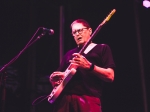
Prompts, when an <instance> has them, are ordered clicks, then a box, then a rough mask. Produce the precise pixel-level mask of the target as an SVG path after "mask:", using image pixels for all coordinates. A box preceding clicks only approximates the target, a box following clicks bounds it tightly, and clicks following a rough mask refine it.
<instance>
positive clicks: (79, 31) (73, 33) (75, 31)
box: [72, 28, 88, 36]
mask: <svg viewBox="0 0 150 112" xmlns="http://www.w3.org/2000/svg"><path fill="white" fill-rule="evenodd" d="M84 29H88V28H81V29H78V30H74V31H73V32H72V35H73V36H74V35H76V33H77V32H78V33H79V34H82V32H83V30H84Z"/></svg>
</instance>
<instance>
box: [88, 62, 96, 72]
mask: <svg viewBox="0 0 150 112" xmlns="http://www.w3.org/2000/svg"><path fill="white" fill-rule="evenodd" d="M94 66H95V65H94V64H93V63H91V66H90V68H89V70H88V71H93V70H94Z"/></svg>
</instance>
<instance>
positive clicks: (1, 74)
mask: <svg viewBox="0 0 150 112" xmlns="http://www.w3.org/2000/svg"><path fill="white" fill-rule="evenodd" d="M41 28H42V29H43V27H39V28H38V29H37V31H36V32H35V33H34V35H33V36H32V38H31V39H30V41H29V42H28V43H27V45H26V46H25V47H24V48H23V49H22V50H21V51H20V52H19V54H18V55H16V56H15V57H14V58H13V59H12V60H10V61H9V62H8V63H7V64H5V65H4V66H3V67H2V68H1V69H0V79H1V80H0V87H1V86H2V102H1V103H2V107H1V112H5V111H4V110H5V99H6V87H5V86H6V73H5V72H4V71H5V69H6V68H7V67H8V66H9V65H11V64H12V63H13V62H15V60H17V59H18V58H19V56H20V55H21V54H22V53H23V52H24V51H25V50H26V49H27V48H28V47H29V46H31V45H32V44H33V43H35V42H36V41H37V40H38V39H40V38H41V37H42V36H44V35H45V34H46V32H43V33H41V35H39V36H38V37H37V38H36V39H35V40H33V39H34V37H35V35H36V34H37V32H38V31H39V30H40V29H41ZM32 40H33V41H32ZM2 80H4V81H3V84H2Z"/></svg>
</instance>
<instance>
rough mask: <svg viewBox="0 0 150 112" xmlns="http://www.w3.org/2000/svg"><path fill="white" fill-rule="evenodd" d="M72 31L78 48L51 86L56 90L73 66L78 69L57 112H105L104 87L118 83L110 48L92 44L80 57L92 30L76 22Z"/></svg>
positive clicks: (64, 61)
mask: <svg viewBox="0 0 150 112" xmlns="http://www.w3.org/2000/svg"><path fill="white" fill-rule="evenodd" d="M71 29H72V35H73V37H74V40H75V42H76V44H77V47H76V48H74V49H72V50H70V51H68V52H67V53H66V54H65V56H64V58H63V59H62V62H61V64H60V67H59V68H58V70H57V71H56V72H53V73H52V74H51V75H50V82H51V84H52V85H53V87H54V86H57V85H59V84H60V82H61V80H62V79H63V78H64V71H65V70H66V68H67V67H68V66H69V65H70V63H71V64H74V65H75V66H77V72H76V73H75V75H74V76H73V78H72V79H71V80H70V81H69V83H68V84H67V86H66V87H65V89H64V90H63V92H62V93H61V95H60V97H59V98H58V99H57V100H56V101H55V103H54V105H55V107H54V112H102V110H101V95H102V93H101V92H102V83H103V82H104V81H105V82H112V81H113V80H114V68H115V64H114V61H113V56H112V53H111V50H110V48H109V46H108V45H106V44H95V43H92V42H91V44H89V46H88V47H87V49H86V50H85V52H84V53H83V54H82V55H81V54H79V53H78V52H79V51H80V50H81V48H82V47H83V46H84V45H85V43H86V42H87V41H88V39H89V38H90V35H91V34H92V29H91V27H90V25H89V24H88V22H87V21H85V20H83V19H77V20H75V21H74V22H73V23H72V24H71Z"/></svg>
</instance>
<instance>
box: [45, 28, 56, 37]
mask: <svg viewBox="0 0 150 112" xmlns="http://www.w3.org/2000/svg"><path fill="white" fill-rule="evenodd" d="M43 31H44V32H45V33H46V32H47V33H48V34H49V35H53V34H54V30H53V29H47V28H44V27H43Z"/></svg>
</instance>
